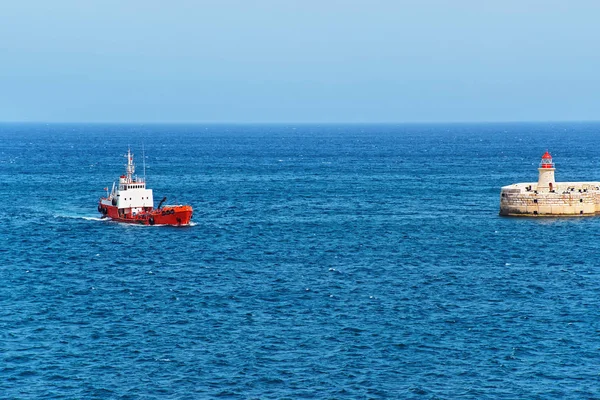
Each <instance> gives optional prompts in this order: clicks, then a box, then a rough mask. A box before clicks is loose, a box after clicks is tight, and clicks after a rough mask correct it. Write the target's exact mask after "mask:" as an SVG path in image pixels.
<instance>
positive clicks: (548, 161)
mask: <svg viewBox="0 0 600 400" xmlns="http://www.w3.org/2000/svg"><path fill="white" fill-rule="evenodd" d="M540 168H554V163H553V162H552V156H551V155H550V153H548V151H546V152H545V153H544V155H543V156H542V162H540Z"/></svg>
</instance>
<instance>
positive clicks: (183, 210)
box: [98, 202, 193, 226]
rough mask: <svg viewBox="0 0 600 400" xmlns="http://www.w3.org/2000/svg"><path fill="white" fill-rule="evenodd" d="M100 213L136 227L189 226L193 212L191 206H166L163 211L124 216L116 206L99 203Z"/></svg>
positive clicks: (154, 210) (155, 210)
mask: <svg viewBox="0 0 600 400" xmlns="http://www.w3.org/2000/svg"><path fill="white" fill-rule="evenodd" d="M98 211H99V212H100V213H101V214H102V215H103V217H105V218H110V219H112V220H114V221H117V222H125V223H128V224H136V225H174V226H182V225H189V224H190V220H191V219H192V214H193V210H192V207H191V206H166V207H163V208H161V209H152V210H148V211H144V212H141V213H137V214H135V215H133V214H123V213H121V214H120V213H119V209H118V208H117V207H115V206H111V205H107V204H102V202H100V203H98Z"/></svg>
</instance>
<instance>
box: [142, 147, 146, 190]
mask: <svg viewBox="0 0 600 400" xmlns="http://www.w3.org/2000/svg"><path fill="white" fill-rule="evenodd" d="M142 161H143V165H144V183H146V151H145V150H144V143H142Z"/></svg>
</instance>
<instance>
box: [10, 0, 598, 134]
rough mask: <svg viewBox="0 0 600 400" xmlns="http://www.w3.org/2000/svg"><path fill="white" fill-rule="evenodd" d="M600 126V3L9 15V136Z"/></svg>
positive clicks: (371, 1)
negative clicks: (548, 123) (53, 128)
mask: <svg viewBox="0 0 600 400" xmlns="http://www.w3.org/2000/svg"><path fill="white" fill-rule="evenodd" d="M545 120H552V121H559V120H600V1H596V0H593V1H592V0H589V1H583V0H582V1H577V0H573V1H567V0H561V1H558V0H537V1H530V0H502V1H485V0H454V1H451V0H447V1H441V0H437V1H435V0H413V1H402V0H361V1H357V0H344V1H342V0H298V1H296V0H211V1H201V0H196V1H185V0H173V1H165V0H86V1H82V0H52V1H50V0H48V1H46V0H43V1H42V0H38V1H31V0H2V7H1V11H0V121H47V122H52V121H72V122H415V121H422V122H445V121H545Z"/></svg>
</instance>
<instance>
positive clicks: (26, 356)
mask: <svg viewBox="0 0 600 400" xmlns="http://www.w3.org/2000/svg"><path fill="white" fill-rule="evenodd" d="M599 133H600V124H598V123H570V124H567V123H564V124H549V123H548V124H533V123H532V124H446V125H445V124H437V125H425V124H422V125H135V124H130V125H100V124H96V125H83V124H80V125H69V124H50V125H45V124H2V125H0V143H1V145H0V204H2V206H1V207H0V221H1V223H0V239H1V240H0V398H16V399H29V398H43V399H78V398H81V399H92V398H94V399H95V398H98V399H113V398H114V399H203V398H228V399H246V398H256V399H259V398H260V399H285V398H287V399H299V398H310V399H312V398H323V399H341V398H352V399H383V398H397V399H451V398H461V399H517V398H519V399H525V398H539V399H552V398H555V399H565V398H567V399H581V398H599V397H600V318H599V317H600V262H599V261H598V253H599V249H600V246H599V242H600V218H593V217H592V218H556V219H550V218H548V219H526V218H504V217H499V216H498V207H499V190H500V187H501V186H503V185H508V184H511V183H515V182H527V181H536V179H537V164H538V163H539V160H540V157H541V155H542V154H543V152H544V151H545V150H546V149H548V150H550V152H551V153H552V155H553V156H554V161H555V163H556V165H557V171H556V176H557V180H559V181H560V180H565V181H568V180H570V181H576V180H598V179H600V153H599V152H598V148H600V135H599ZM142 144H143V146H144V147H145V154H146V173H147V180H148V186H149V187H151V188H152V189H153V190H154V197H155V199H160V198H162V196H167V197H168V198H169V201H168V203H171V204H173V203H181V204H187V203H189V204H191V205H192V206H193V207H194V218H193V222H194V225H193V226H190V227H186V228H173V227H141V226H130V225H123V224H118V223H113V222H109V221H105V220H100V219H99V218H98V217H99V214H98V213H97V211H96V206H97V200H98V198H99V197H100V196H101V195H102V194H103V193H104V192H103V188H104V187H106V186H111V185H112V182H113V181H114V180H115V179H116V178H117V177H118V176H119V175H120V174H121V173H122V172H123V171H124V163H125V159H124V158H123V157H122V155H123V154H124V153H125V152H126V151H127V148H128V146H131V148H132V151H133V152H134V153H135V154H136V161H137V166H138V173H140V174H142V157H141V154H142V151H141V150H142Z"/></svg>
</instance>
